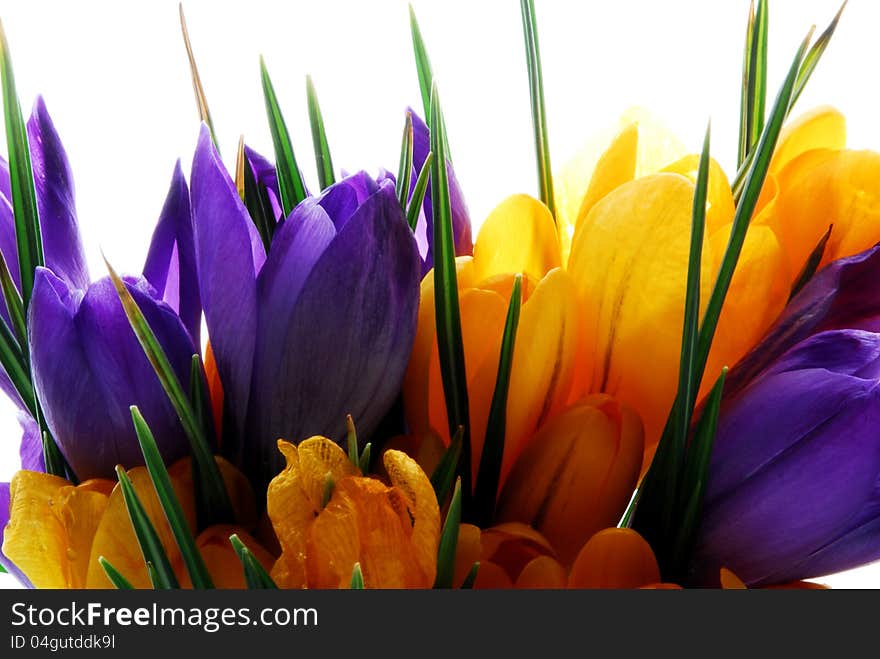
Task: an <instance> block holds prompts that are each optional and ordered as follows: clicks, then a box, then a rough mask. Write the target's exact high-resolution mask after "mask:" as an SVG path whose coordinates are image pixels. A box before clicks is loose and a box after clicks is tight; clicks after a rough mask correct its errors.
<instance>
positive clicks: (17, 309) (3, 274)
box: [0, 253, 30, 363]
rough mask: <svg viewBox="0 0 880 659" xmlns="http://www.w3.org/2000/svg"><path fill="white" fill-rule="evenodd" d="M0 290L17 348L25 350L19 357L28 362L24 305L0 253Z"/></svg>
mask: <svg viewBox="0 0 880 659" xmlns="http://www.w3.org/2000/svg"><path fill="white" fill-rule="evenodd" d="M0 288H2V290H3V299H4V301H5V302H6V310H7V312H8V313H9V319H10V320H11V321H12V329H13V330H14V331H15V339H16V341H17V342H18V345H19V346H23V347H24V348H25V350H22V351H21V356H22V358H23V359H24V361H25V363H28V362H29V361H30V358H29V356H28V351H27V349H26V348H27V345H28V336H27V322H26V321H25V319H24V303H23V302H22V299H21V294H20V293H19V292H18V288H16V286H15V281H13V279H12V275H11V274H10V272H9V267H8V266H7V265H6V259H5V258H4V257H3V254H2V253H0Z"/></svg>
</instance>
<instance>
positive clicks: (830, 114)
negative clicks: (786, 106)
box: [770, 105, 846, 173]
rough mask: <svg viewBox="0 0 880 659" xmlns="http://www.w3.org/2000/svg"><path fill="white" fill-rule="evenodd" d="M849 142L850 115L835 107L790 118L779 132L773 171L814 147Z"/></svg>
mask: <svg viewBox="0 0 880 659" xmlns="http://www.w3.org/2000/svg"><path fill="white" fill-rule="evenodd" d="M845 146H846V119H845V118H844V116H843V115H842V114H841V113H840V112H838V111H837V110H835V109H834V108H832V107H829V106H827V105H823V106H820V107H817V108H813V109H812V110H809V111H808V112H805V113H804V114H802V115H800V116H798V117H797V118H796V119H793V120H792V121H789V122H788V123H786V125H785V126H784V127H783V129H782V132H781V133H780V134H779V141H778V142H777V144H776V150H775V151H774V152H773V160H771V161H770V172H771V173H776V172H778V171H780V170H781V169H782V168H783V167H785V165H787V164H788V163H789V162H791V161H792V160H794V159H795V158H797V157H798V156H799V155H801V154H802V153H804V152H806V151H810V150H811V149H843V148H844V147H845Z"/></svg>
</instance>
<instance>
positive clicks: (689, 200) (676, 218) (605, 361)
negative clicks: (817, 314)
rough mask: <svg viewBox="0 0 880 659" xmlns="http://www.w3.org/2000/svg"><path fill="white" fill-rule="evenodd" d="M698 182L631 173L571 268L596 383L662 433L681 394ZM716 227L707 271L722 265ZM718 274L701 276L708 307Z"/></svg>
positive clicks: (652, 437) (651, 437)
mask: <svg viewBox="0 0 880 659" xmlns="http://www.w3.org/2000/svg"><path fill="white" fill-rule="evenodd" d="M693 194H694V185H693V184H692V183H691V182H690V181H689V180H688V179H687V178H685V177H684V176H681V175H679V174H668V173H664V174H655V175H652V176H646V177H643V178H640V179H637V180H635V181H631V182H629V183H626V184H624V185H622V186H620V187H619V188H617V189H616V190H614V191H613V192H612V193H610V194H609V195H607V196H606V197H605V198H604V199H602V201H600V202H599V203H598V204H596V206H595V207H594V208H593V210H592V211H591V212H590V214H589V215H588V216H587V217H586V218H585V220H584V221H583V222H582V223H581V225H580V226H579V227H578V229H577V231H576V232H575V236H574V243H573V245H572V251H571V257H570V259H569V264H568V265H569V267H568V271H569V274H570V275H571V278H572V280H573V281H574V283H575V287H576V289H577V292H578V295H579V298H580V305H581V312H582V315H583V326H584V328H585V329H584V331H585V335H586V336H587V337H595V339H594V342H593V346H588V352H589V351H591V352H592V353H593V355H594V362H593V363H594V366H593V370H592V377H591V379H590V385H589V388H588V391H592V392H605V393H608V394H611V395H612V396H614V397H615V398H616V399H618V400H620V401H621V402H623V403H626V404H628V405H630V406H631V407H633V408H634V409H635V410H636V411H637V412H638V414H639V416H640V417H641V418H642V421H643V422H644V425H645V443H646V445H650V444H652V443H656V441H657V439H658V438H659V436H660V433H661V431H662V429H663V425H664V423H665V421H666V417H667V415H668V413H669V409H670V406H671V404H672V400H673V398H674V396H675V391H676V386H677V378H678V367H679V359H680V350H681V328H682V322H683V321H682V318H683V314H684V299H685V283H686V280H687V267H688V254H689V250H690V225H691V217H692V211H693ZM711 266H712V256H711V249H710V248H709V245H708V237H707V238H706V239H705V241H704V246H703V258H702V268H701V269H702V271H703V272H711V271H712V268H711ZM711 285H712V278H711V277H708V276H704V277H702V278H701V295H700V299H701V307H703V308H704V306H705V301H706V300H707V299H708V296H709V291H710V287H711Z"/></svg>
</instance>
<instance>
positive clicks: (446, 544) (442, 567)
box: [434, 478, 461, 588]
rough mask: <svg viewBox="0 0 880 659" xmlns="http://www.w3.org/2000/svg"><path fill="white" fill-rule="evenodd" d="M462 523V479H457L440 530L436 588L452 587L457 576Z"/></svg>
mask: <svg viewBox="0 0 880 659" xmlns="http://www.w3.org/2000/svg"><path fill="white" fill-rule="evenodd" d="M460 524H461V479H460V478H459V479H457V480H456V481H455V489H454V490H453V492H452V500H451V501H450V502H449V510H448V511H447V513H446V520H445V521H444V522H443V530H442V531H441V532H440V543H439V545H438V547H437V576H436V578H435V580H434V588H452V585H453V584H452V581H453V579H454V577H455V549H456V547H457V546H458V530H459V526H460Z"/></svg>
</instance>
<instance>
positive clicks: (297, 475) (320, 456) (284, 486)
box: [266, 437, 360, 588]
mask: <svg viewBox="0 0 880 659" xmlns="http://www.w3.org/2000/svg"><path fill="white" fill-rule="evenodd" d="M278 450H279V451H281V453H282V454H283V455H284V458H285V460H286V461H287V464H286V466H285V467H284V469H283V470H282V471H281V473H280V474H278V475H277V476H276V477H275V478H273V479H272V481H271V482H270V483H269V488H268V491H267V492H266V508H267V511H268V513H269V518H270V519H271V520H272V526H273V528H274V530H275V535H276V537H277V538H278V543H279V545H280V546H281V550H282V554H281V556H280V557H279V558H278V560H277V561H276V563H275V565H274V567H273V568H272V578H273V579H274V580H275V582H276V583H277V584H278V585H279V586H280V587H286V588H302V587H303V586H305V585H306V566H305V559H306V545H307V539H308V532H309V528H310V526H311V524H312V523H313V521H314V520H315V517H316V516H317V515H318V513H319V512H320V511H321V504H322V498H323V494H324V487H325V485H324V484H325V483H326V481H327V477H328V475H329V476H330V478H332V479H333V481H334V482H336V483H338V482H339V481H341V480H342V479H343V478H345V477H346V476H351V475H354V474H358V473H360V472H359V471H358V470H357V469H356V468H355V466H354V465H353V464H352V463H351V460H349V459H348V456H347V455H346V454H345V452H344V451H343V450H342V449H341V448H339V446H337V445H336V443H335V442H332V441H330V440H329V439H327V438H325V437H311V438H309V439H307V440H305V441H303V442H302V443H300V445H299V447H297V446H294V445H293V444H290V443H289V442H285V441H282V440H279V441H278ZM349 569H350V568H349ZM350 576H351V574H350V573H349V577H350Z"/></svg>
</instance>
